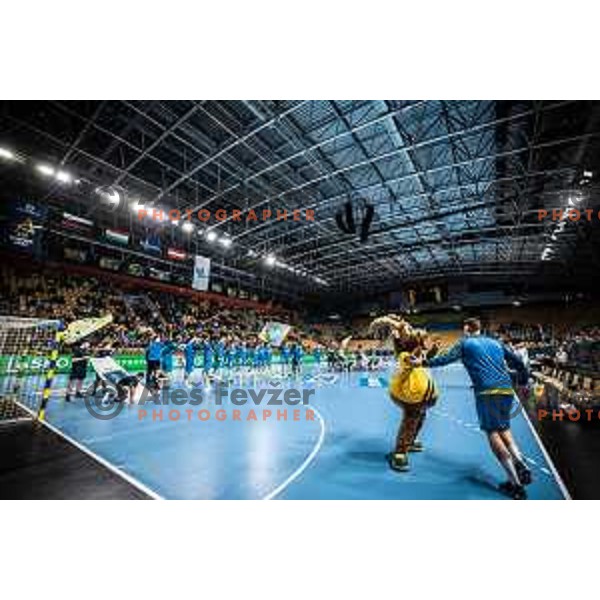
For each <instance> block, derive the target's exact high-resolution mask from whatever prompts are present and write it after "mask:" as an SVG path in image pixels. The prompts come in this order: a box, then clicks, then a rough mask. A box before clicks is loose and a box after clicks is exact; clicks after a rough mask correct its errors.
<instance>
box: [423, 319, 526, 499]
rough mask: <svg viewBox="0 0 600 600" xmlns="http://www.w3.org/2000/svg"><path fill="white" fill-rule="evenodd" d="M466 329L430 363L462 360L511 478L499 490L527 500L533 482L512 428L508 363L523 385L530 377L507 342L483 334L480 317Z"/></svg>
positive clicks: (487, 430) (483, 422) (491, 439)
mask: <svg viewBox="0 0 600 600" xmlns="http://www.w3.org/2000/svg"><path fill="white" fill-rule="evenodd" d="M463 331H464V334H465V335H464V337H462V338H461V339H460V340H459V341H458V342H457V343H456V344H455V345H454V346H452V348H450V349H449V350H448V352H446V353H444V354H440V355H438V356H436V357H435V358H432V359H431V360H429V361H428V366H430V367H442V366H444V365H448V364H450V363H453V362H457V361H461V362H462V363H463V365H464V367H465V369H466V370H467V372H468V373H469V377H470V378H471V381H472V383H473V391H474V393H475V403H476V404H475V406H476V408H477V416H478V418H479V425H480V427H481V429H482V431H484V432H485V433H486V435H487V437H488V441H489V444H490V447H491V449H492V452H493V453H494V455H495V456H496V458H497V459H498V461H499V462H500V464H501V465H502V467H503V468H504V470H505V471H506V473H507V475H508V481H506V482H505V483H503V484H501V485H500V490H501V491H503V492H504V493H506V494H508V495H509V496H511V497H512V498H514V499H515V500H524V499H525V498H526V497H527V494H526V492H525V487H524V486H525V485H528V484H529V483H531V471H530V470H529V469H528V468H527V465H526V464H525V461H524V459H523V455H522V454H521V452H520V450H519V448H518V447H517V444H516V443H515V440H514V438H513V436H512V434H511V431H510V418H511V410H512V408H513V404H514V402H516V399H515V397H514V390H513V384H512V380H511V376H510V372H509V367H510V368H512V369H514V370H516V371H517V376H518V379H517V382H518V383H519V384H520V385H523V386H525V385H526V382H527V379H528V372H527V368H526V367H525V365H524V364H523V361H522V360H521V359H520V358H519V356H518V355H517V354H516V353H515V352H513V351H512V350H511V349H510V348H509V347H508V346H506V345H505V344H503V343H502V342H500V341H498V340H496V339H494V338H491V337H488V336H486V335H482V333H481V322H480V321H479V319H467V320H466V321H465V323H464V328H463Z"/></svg>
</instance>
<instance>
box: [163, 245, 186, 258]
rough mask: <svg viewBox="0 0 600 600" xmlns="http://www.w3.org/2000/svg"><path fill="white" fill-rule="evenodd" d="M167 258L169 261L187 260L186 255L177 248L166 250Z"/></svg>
mask: <svg viewBox="0 0 600 600" xmlns="http://www.w3.org/2000/svg"><path fill="white" fill-rule="evenodd" d="M167 256H168V257H169V258H170V259H171V260H185V259H186V258H187V254H186V253H185V251H184V250H179V249H178V248H168V249H167Z"/></svg>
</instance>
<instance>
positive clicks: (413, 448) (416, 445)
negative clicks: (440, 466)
mask: <svg viewBox="0 0 600 600" xmlns="http://www.w3.org/2000/svg"><path fill="white" fill-rule="evenodd" d="M408 451H409V452H423V444H422V442H419V441H417V440H415V441H414V442H413V443H412V444H411V445H410V446H409V447H408Z"/></svg>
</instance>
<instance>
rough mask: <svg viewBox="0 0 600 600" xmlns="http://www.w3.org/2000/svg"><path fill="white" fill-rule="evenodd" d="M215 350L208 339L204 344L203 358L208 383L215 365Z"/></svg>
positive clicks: (205, 378) (203, 367) (205, 377)
mask: <svg viewBox="0 0 600 600" xmlns="http://www.w3.org/2000/svg"><path fill="white" fill-rule="evenodd" d="M214 356H215V354H214V349H213V344H212V342H211V340H210V338H208V337H207V338H206V339H205V340H204V341H203V342H202V358H203V365H202V369H203V371H204V375H203V376H204V380H205V382H208V378H209V375H210V373H211V372H212V370H213V365H214Z"/></svg>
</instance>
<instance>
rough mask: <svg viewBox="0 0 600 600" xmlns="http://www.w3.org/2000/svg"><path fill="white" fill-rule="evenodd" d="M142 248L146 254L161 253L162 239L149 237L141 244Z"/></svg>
mask: <svg viewBox="0 0 600 600" xmlns="http://www.w3.org/2000/svg"><path fill="white" fill-rule="evenodd" d="M140 246H141V247H142V248H143V249H144V250H146V252H157V253H160V250H161V248H160V238H159V237H157V236H151V235H149V236H148V237H147V238H146V239H145V240H142V241H141V242H140Z"/></svg>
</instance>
